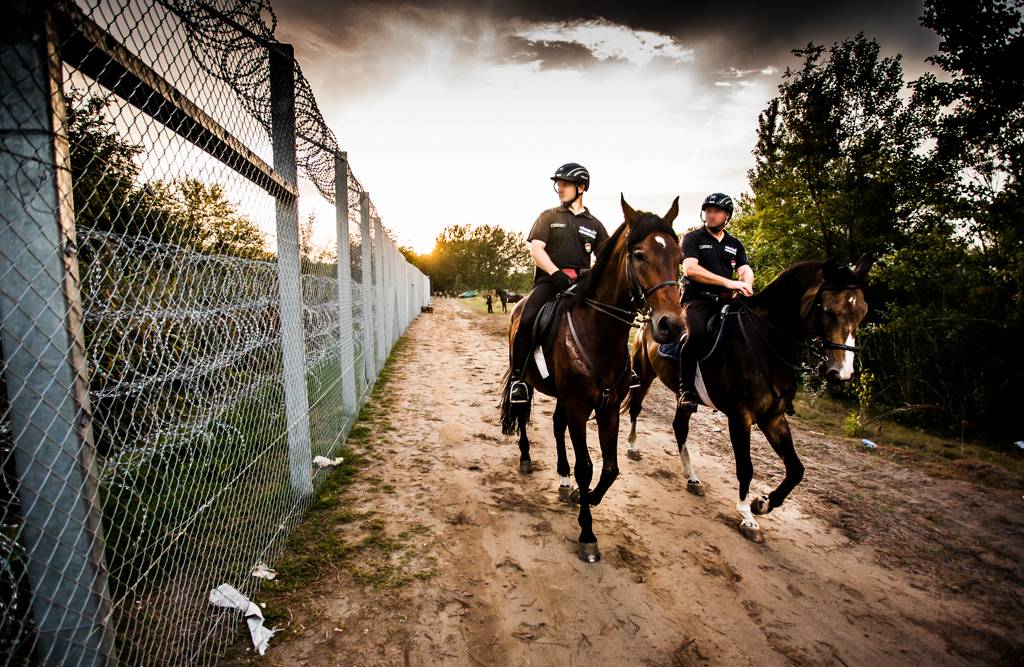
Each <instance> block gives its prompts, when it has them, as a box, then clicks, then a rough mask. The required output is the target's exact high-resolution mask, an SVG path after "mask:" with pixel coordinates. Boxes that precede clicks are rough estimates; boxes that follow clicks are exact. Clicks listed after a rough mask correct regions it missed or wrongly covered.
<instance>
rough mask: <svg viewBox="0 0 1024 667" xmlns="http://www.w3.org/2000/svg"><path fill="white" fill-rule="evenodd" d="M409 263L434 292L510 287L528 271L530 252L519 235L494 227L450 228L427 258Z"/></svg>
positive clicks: (464, 226)
mask: <svg viewBox="0 0 1024 667" xmlns="http://www.w3.org/2000/svg"><path fill="white" fill-rule="evenodd" d="M406 256H407V257H409V255H408V254H407V255H406ZM411 261H413V263H414V264H415V265H416V266H417V267H419V268H420V270H421V271H423V272H424V273H426V274H427V275H428V276H430V281H431V285H432V286H433V287H435V288H436V289H439V290H456V291H461V290H464V289H468V288H474V287H475V288H485V289H491V288H495V287H508V286H510V285H511V282H512V280H513V276H514V275H516V274H519V273H522V272H523V271H525V270H527V269H528V268H529V266H530V252H529V249H528V246H527V245H526V241H525V240H524V239H523V235H522V234H520V233H518V232H507V231H505V230H504V229H502V228H501V227H498V226H495V225H479V226H470V225H453V226H450V227H446V228H445V229H444V230H442V231H441V233H440V234H438V236H437V239H436V241H435V243H434V250H433V251H432V252H431V253H430V254H429V255H415V258H414V259H413V260H411Z"/></svg>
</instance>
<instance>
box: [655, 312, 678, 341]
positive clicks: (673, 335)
mask: <svg viewBox="0 0 1024 667" xmlns="http://www.w3.org/2000/svg"><path fill="white" fill-rule="evenodd" d="M651 334H652V336H653V337H654V340H655V341H657V342H658V343H674V342H675V341H677V340H679V337H680V336H682V335H683V318H681V317H679V316H678V315H657V316H655V318H654V326H653V327H651Z"/></svg>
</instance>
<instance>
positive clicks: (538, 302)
mask: <svg viewBox="0 0 1024 667" xmlns="http://www.w3.org/2000/svg"><path fill="white" fill-rule="evenodd" d="M551 180H552V181H554V188H555V192H556V193H558V200H559V202H561V205H559V206H557V207H555V208H552V209H548V210H546V211H544V212H543V213H541V214H540V215H539V216H538V217H537V220H536V222H534V223H533V228H532V229H531V230H530V234H529V236H527V239H526V240H527V241H529V242H530V257H532V258H533V261H534V263H535V264H536V265H537V268H536V270H535V271H534V276H533V290H532V291H531V292H530V294H529V296H528V297H527V300H526V303H525V304H524V305H523V310H522V312H521V313H520V317H519V329H518V331H517V332H516V337H515V340H514V341H513V342H512V359H511V363H512V384H511V387H510V389H509V399H510V401H511V402H513V403H523V402H526V401H528V400H529V397H530V394H529V390H528V389H527V387H526V383H524V382H522V381H521V380H520V379H519V378H520V377H521V375H522V373H523V370H524V369H525V368H526V364H527V362H528V361H529V358H530V350H531V348H532V342H533V341H532V333H533V320H534V318H535V317H536V316H537V312H538V311H539V310H540V307H541V306H543V305H544V304H545V303H547V302H548V301H550V300H551V299H553V298H554V297H555V295H556V294H558V293H559V292H561V291H564V290H567V289H569V288H570V287H572V285H573V283H574V282H575V281H576V279H577V278H579V274H580V271H582V270H584V269H589V268H590V263H591V258H592V257H593V255H594V253H595V251H596V250H597V248H598V246H599V245H601V243H603V242H604V241H606V240H607V239H608V232H607V231H606V230H605V228H604V225H602V224H601V221H600V220H598V219H597V218H595V217H594V216H593V215H592V214H591V213H590V211H589V210H587V207H586V206H584V205H583V193H584V192H586V191H587V190H588V189H589V188H590V172H588V171H587V169H586V168H585V167H584V166H583V165H580V164H576V163H575V162H569V163H568V164H563V165H562V166H561V167H559V168H558V169H557V170H555V175H554V176H552V177H551Z"/></svg>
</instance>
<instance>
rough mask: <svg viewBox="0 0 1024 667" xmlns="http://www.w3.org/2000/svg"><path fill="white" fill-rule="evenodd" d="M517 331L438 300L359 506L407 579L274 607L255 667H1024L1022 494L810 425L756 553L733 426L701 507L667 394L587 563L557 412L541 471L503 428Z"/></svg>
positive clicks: (340, 579)
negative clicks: (283, 627) (745, 528)
mask: <svg viewBox="0 0 1024 667" xmlns="http://www.w3.org/2000/svg"><path fill="white" fill-rule="evenodd" d="M503 325H504V318H502V317H501V316H493V317H484V316H481V315H478V314H476V313H472V312H470V311H469V310H468V309H467V308H466V307H465V306H464V305H463V304H460V303H458V302H455V301H448V300H440V301H439V302H438V303H437V311H436V312H435V313H434V314H433V315H425V316H423V317H421V318H419V320H417V321H416V322H415V323H414V324H413V325H412V328H411V329H410V331H409V333H408V336H407V341H408V342H407V344H406V346H405V348H404V350H403V352H402V353H401V355H400V357H401V358H400V360H399V365H398V366H397V367H396V369H395V371H394V373H395V374H394V376H393V379H392V382H393V383H394V384H393V385H392V392H393V394H392V395H391V397H390V404H389V406H388V421H389V423H390V430H386V431H384V430H383V429H382V430H381V432H380V433H379V434H377V436H378V444H377V445H376V446H375V448H374V449H373V451H372V454H370V455H369V456H372V458H373V459H375V460H374V464H373V465H372V470H370V471H368V472H367V473H366V474H365V475H364V476H362V477H360V478H359V479H357V481H356V482H355V483H354V484H353V486H352V487H350V489H349V491H348V492H347V495H346V502H348V503H351V504H352V507H353V510H354V511H361V510H367V511H373V512H374V513H375V516H376V517H380V519H381V520H382V521H383V524H382V526H381V528H382V530H383V532H384V533H385V534H387V535H389V536H391V537H393V538H396V539H399V538H400V541H401V542H402V545H403V546H402V548H400V549H397V550H395V551H393V552H390V555H389V556H388V557H389V558H390V559H392V560H393V565H394V567H396V568H404V571H406V572H407V573H409V574H410V575H411V576H406V577H402V578H400V579H398V580H392V581H400V582H401V583H400V584H399V585H380V584H379V583H378V584H376V585H375V584H374V583H373V582H368V581H366V580H365V578H363V579H360V578H359V577H358V576H352V575H351V573H350V572H348V571H339V572H338V573H337V574H336V576H333V577H330V578H327V579H324V580H322V582H321V584H320V585H318V586H317V587H316V590H308V591H301V592H299V593H292V594H290V596H288V597H287V598H282V599H279V600H277V601H276V602H274V604H284V605H286V606H287V616H288V618H289V619H290V620H289V621H288V622H287V628H288V630H289V632H288V633H287V635H283V636H278V637H275V638H274V639H273V641H272V642H271V649H270V652H269V653H268V655H267V657H266V658H264V659H263V660H262V661H261V662H262V663H263V664H267V663H268V662H269V663H270V664H282V665H294V664H310V665H321V664H323V665H328V664H356V665H359V664H406V665H436V664H451V665H473V664H475V665H556V664H557V665H698V664H709V665H779V664H794V663H795V664H814V665H817V664H840V665H897V664H906V665H910V664H917V665H920V664H929V665H931V664H961V663H971V664H975V663H991V664H995V663H1001V664H1007V663H1017V662H1018V661H1020V660H1021V658H1020V656H1021V655H1022V648H1024V636H1022V634H1021V632H1020V621H1021V618H1024V615H1022V612H1024V606H1022V603H1021V595H1022V586H1021V583H1022V581H1024V559H1022V556H1024V540H1022V536H1024V519H1022V518H1021V511H1020V510H1021V509H1022V506H1024V501H1022V495H1021V494H1022V490H1021V487H1020V481H1019V480H1000V483H998V484H995V485H988V486H979V485H976V484H973V483H971V482H969V481H964V480H962V479H957V478H956V476H955V475H950V474H948V473H949V471H943V470H942V469H937V468H936V466H934V465H929V466H921V465H917V464H915V463H914V462H913V461H911V462H907V461H906V460H905V458H904V459H901V460H896V459H898V458H900V457H899V456H897V453H895V452H888V451H887V450H886V449H885V448H882V449H879V450H875V451H867V450H863V449H862V448H859V446H858V445H857V444H856V443H855V442H854V441H852V440H850V439H847V438H843V437H833V436H825V435H823V434H822V433H820V432H816V431H815V430H814V427H813V426H807V425H803V424H801V423H800V422H799V420H797V421H796V423H795V428H794V436H795V439H796V441H797V446H798V449H799V451H800V453H801V456H802V457H803V458H804V461H805V464H806V468H807V474H806V477H805V481H804V484H803V485H801V486H800V487H798V489H797V490H796V491H795V493H794V494H793V496H792V497H791V499H790V500H789V501H788V502H787V503H786V505H785V506H784V507H782V508H780V509H779V510H776V511H775V512H774V513H773V514H772V515H770V516H769V517H766V518H765V520H763V521H761V525H762V526H763V527H764V528H765V537H766V542H765V543H764V544H754V543H752V542H749V541H747V540H746V539H744V538H743V537H742V536H741V535H740V534H739V532H738V530H737V524H738V516H737V514H736V512H735V511H734V504H735V489H736V481H735V477H734V475H733V461H732V456H731V451H730V449H729V446H728V440H727V436H726V432H725V424H724V419H723V418H722V416H721V415H719V414H712V413H710V412H708V411H706V410H704V409H702V410H701V411H700V412H699V413H698V414H697V416H696V417H695V423H694V425H693V427H692V428H691V443H692V444H691V447H692V449H691V451H693V452H694V456H695V465H696V466H697V470H698V472H699V473H700V475H701V477H702V479H703V480H704V481H705V483H706V484H707V485H708V495H707V496H706V497H703V498H698V497H694V496H691V495H689V494H687V493H686V492H685V480H684V478H683V477H682V475H681V471H680V465H679V459H678V457H677V456H676V454H675V450H674V443H673V440H672V436H671V428H670V419H671V415H670V401H671V396H670V394H669V393H668V392H667V391H666V390H665V389H664V388H663V387H660V386H658V387H657V388H656V389H654V390H653V391H652V395H651V396H650V397H649V398H648V400H647V408H646V411H645V413H644V414H643V415H642V416H641V420H640V428H639V441H638V442H639V444H640V447H641V449H642V450H643V452H644V458H643V460H642V461H639V462H634V461H630V460H628V459H626V457H625V455H624V452H625V432H626V428H627V425H626V424H625V423H624V425H623V427H622V435H621V436H620V443H622V444H621V445H620V466H621V468H622V475H621V476H620V477H619V479H618V481H617V482H616V484H615V486H614V487H612V490H611V491H610V492H609V494H608V496H607V498H606V500H605V502H604V503H603V504H602V505H601V506H600V507H598V508H596V509H595V512H594V528H595V531H596V532H597V534H598V538H599V540H600V544H601V550H602V555H603V560H602V561H601V563H599V564H596V565H584V564H583V563H581V562H580V561H578V560H577V558H576V556H575V539H576V535H577V533H578V527H577V524H576V511H575V508H573V507H569V506H566V505H562V504H560V503H559V502H558V501H557V494H556V486H557V478H556V475H555V472H554V459H555V455H554V446H553V440H552V437H551V434H550V414H551V410H552V407H553V402H552V401H551V400H549V399H547V398H546V397H545V398H542V399H540V401H539V403H538V406H537V409H536V410H535V412H534V419H533V424H532V427H533V428H532V438H533V440H534V455H533V458H534V462H535V465H536V468H537V471H536V472H535V473H534V474H533V475H532V476H528V477H527V476H521V475H520V474H519V473H518V472H517V468H516V464H517V461H518V450H517V448H516V445H515V442H514V441H513V440H512V439H511V438H505V437H503V436H502V435H501V433H500V428H499V424H498V410H497V407H496V402H497V399H496V391H497V387H498V380H499V376H500V374H501V371H502V370H503V365H504V359H505V354H506V352H505V344H504V340H503V338H502V335H503V331H502V330H503ZM591 430H592V433H591V438H590V441H591V443H592V445H591V450H592V452H593V455H594V457H595V467H596V468H599V466H600V464H599V462H598V461H597V460H596V459H597V458H598V457H599V456H600V453H599V450H598V449H597V447H596V436H595V433H594V432H593V428H592V429H591ZM693 445H695V447H693ZM753 448H754V450H755V456H756V457H757V458H755V480H754V487H753V488H754V490H756V491H760V490H761V489H762V488H764V489H767V488H769V482H772V485H773V483H774V481H775V480H777V479H778V478H779V475H780V474H781V466H779V465H777V464H776V463H775V461H774V457H773V455H772V453H771V450H770V448H769V447H768V445H767V443H766V442H765V441H764V439H763V437H761V435H760V433H757V432H755V434H754V443H753ZM571 455H572V454H571V450H570V457H571ZM338 529H339V530H343V529H344V530H356V529H355V528H350V527H341V526H339V528H338Z"/></svg>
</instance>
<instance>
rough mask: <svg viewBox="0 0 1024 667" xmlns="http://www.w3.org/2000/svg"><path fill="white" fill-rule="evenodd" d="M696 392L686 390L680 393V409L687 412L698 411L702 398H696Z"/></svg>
mask: <svg viewBox="0 0 1024 667" xmlns="http://www.w3.org/2000/svg"><path fill="white" fill-rule="evenodd" d="M695 395H696V392H689V391H684V392H683V393H681V394H680V395H679V402H678V407H679V409H680V410H684V411H686V412H690V413H693V412H696V411H697V406H698V405H700V399H696V400H695V397H696V396H695Z"/></svg>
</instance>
